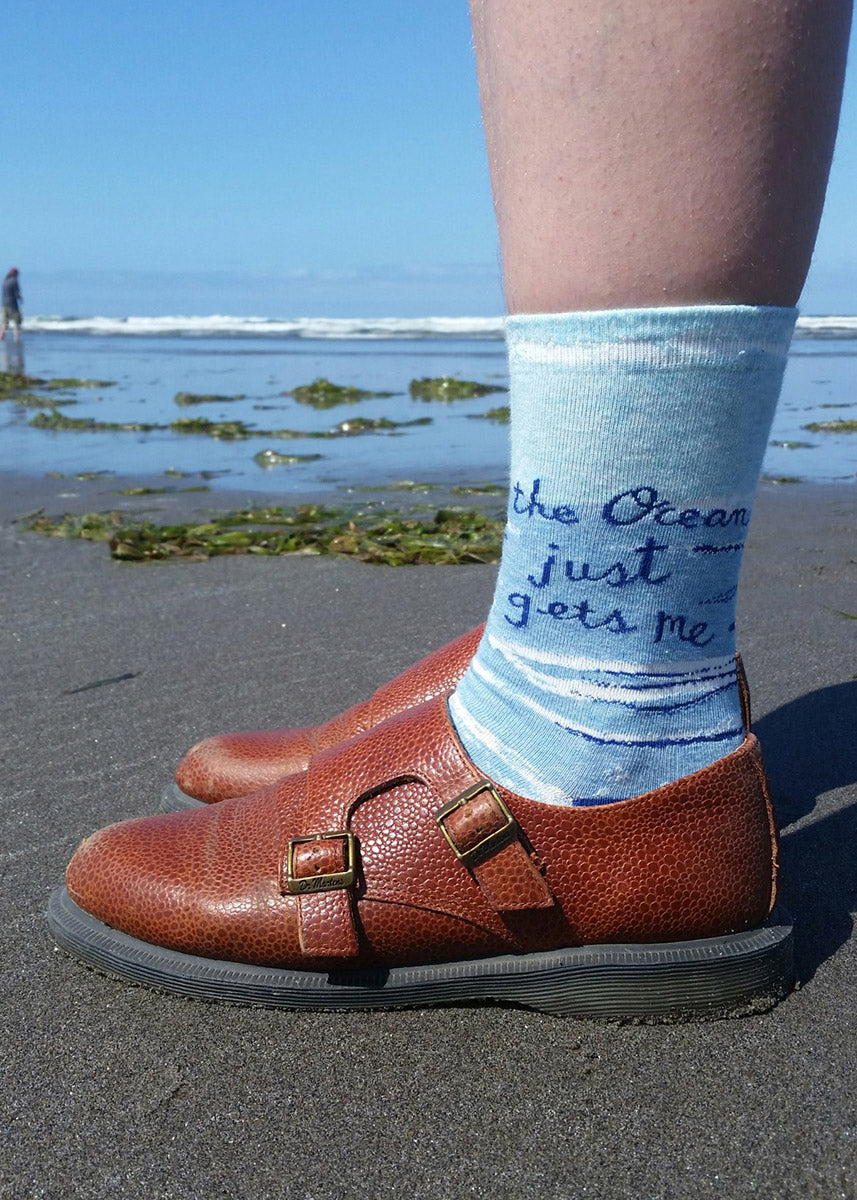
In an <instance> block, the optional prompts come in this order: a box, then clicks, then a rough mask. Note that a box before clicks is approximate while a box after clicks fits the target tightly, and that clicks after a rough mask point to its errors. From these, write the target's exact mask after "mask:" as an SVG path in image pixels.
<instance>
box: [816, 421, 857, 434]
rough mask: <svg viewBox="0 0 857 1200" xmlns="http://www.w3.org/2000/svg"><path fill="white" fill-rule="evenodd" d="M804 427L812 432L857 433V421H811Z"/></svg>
mask: <svg viewBox="0 0 857 1200" xmlns="http://www.w3.org/2000/svg"><path fill="white" fill-rule="evenodd" d="M804 429H808V430H809V432H810V433H857V421H811V422H810V424H809V425H804Z"/></svg>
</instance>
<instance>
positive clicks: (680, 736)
mask: <svg viewBox="0 0 857 1200" xmlns="http://www.w3.org/2000/svg"><path fill="white" fill-rule="evenodd" d="M470 669H471V670H473V672H474V673H475V674H476V675H477V676H478V677H479V678H481V679H482V681H483V682H484V683H486V684H487V685H488V686H489V687H490V688H493V689H494V690H495V691H496V692H497V693H498V694H501V695H502V694H503V692H504V691H505V690H507V689H506V686H505V685H504V683H503V681H502V680H501V679H499V678H498V677H497V676H496V675H494V673H493V672H492V671H490V670H489V669H488V668H486V667H485V666H483V664H482V663H480V662H478V661H477V660H475V659H474V661H473V663H471V668H470ZM516 702H517V703H518V704H520V705H522V706H524V707H525V708H529V709H530V710H531V711H532V712H534V713H536V714H537V715H538V716H540V717H542V718H543V720H546V721H550V722H551V724H552V725H556V726H557V727H558V728H559V729H564V730H565V731H566V733H572V734H577V735H578V736H580V737H583V738H586V739H587V740H588V741H591V742H597V743H599V744H601V745H604V746H629V747H639V748H647V749H652V750H657V749H662V748H664V747H666V746H692V745H695V744H697V743H698V744H702V743H705V742H712V741H721V740H723V739H725V738H728V737H730V736H733V735H736V734H740V733H742V732H743V731H742V730H741V729H737V730H736V729H734V728H732V727H731V724H730V725H721V728H720V729H717V728H716V727H715V729H714V730H713V732H711V733H709V734H703V733H701V732H699V730H698V728H693V729H684V730H677V731H675V732H674V733H672V734H671V736H669V737H663V736H659V737H651V738H640V737H633V736H632V735H630V734H620V733H618V732H612V733H607V732H605V730H603V729H594V728H593V727H592V726H590V725H584V724H582V723H578V724H576V725H571V724H569V719H568V715H567V714H566V713H560V712H557V711H556V710H555V709H552V708H549V707H548V706H547V705H546V704H542V703H541V702H540V701H538V700H536V699H535V698H534V697H532V696H527V695H526V694H519V695H518V696H516ZM643 711H644V710H643Z"/></svg>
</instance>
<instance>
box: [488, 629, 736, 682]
mask: <svg viewBox="0 0 857 1200" xmlns="http://www.w3.org/2000/svg"><path fill="white" fill-rule="evenodd" d="M485 637H486V639H487V641H488V645H489V646H490V647H491V648H492V650H497V651H498V653H500V654H502V655H503V657H504V658H509V659H510V661H511V659H513V658H522V659H527V660H529V661H530V662H536V663H543V664H545V665H546V666H552V667H563V668H565V669H566V670H572V671H581V672H583V671H598V672H599V673H600V674H602V675H625V676H629V677H631V678H633V679H655V680H664V681H667V680H668V679H671V678H674V679H689V678H690V677H691V676H692V675H700V676H702V677H703V678H704V677H706V676H708V675H711V674H715V673H722V672H727V671H730V670H731V671H734V670H735V659H734V657H731V656H730V657H723V658H704V659H685V660H683V661H679V662H672V663H669V667H670V670H664V669H663V667H664V666H666V665H667V664H661V663H649V664H648V668H650V669H647V667H646V666H643V665H642V664H640V663H634V662H624V661H622V660H611V659H608V660H603V659H598V658H584V657H582V656H581V655H574V654H552V653H550V652H549V651H545V650H534V649H531V648H529V647H527V648H523V647H521V646H516V645H515V643H514V642H510V641H509V640H508V639H507V638H501V637H498V636H497V634H495V633H486V634H485Z"/></svg>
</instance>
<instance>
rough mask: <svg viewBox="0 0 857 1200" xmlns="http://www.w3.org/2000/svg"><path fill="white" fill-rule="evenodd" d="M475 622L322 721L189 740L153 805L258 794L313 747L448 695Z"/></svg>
mask: <svg viewBox="0 0 857 1200" xmlns="http://www.w3.org/2000/svg"><path fill="white" fill-rule="evenodd" d="M483 628H484V626H482V625H478V626H477V627H476V629H471V630H470V632H469V633H465V634H462V635H461V637H457V638H455V640H454V641H452V642H449V643H448V645H446V646H442V647H441V648H440V649H439V650H435V651H433V653H431V654H428V655H426V657H425V658H422V659H420V661H419V662H418V663H415V664H414V665H413V666H412V667H408V669H407V670H406V671H403V672H402V674H401V675H397V676H396V678H395V679H392V680H391V681H390V682H389V683H385V684H384V685H383V687H380V688H378V690H377V692H375V694H374V695H373V696H370V698H369V699H368V700H364V701H362V702H361V703H360V704H355V705H353V706H352V707H351V708H349V709H346V711H345V712H344V713H340V715H339V716H338V717H333V718H332V719H331V720H330V721H326V722H325V723H324V724H323V725H306V726H303V727H302V728H300V729H270V730H262V731H259V732H252V733H224V734H221V735H220V736H219V737H209V738H205V739H204V740H203V741H201V742H197V744H196V745H195V746H192V747H191V749H190V750H188V752H187V754H186V755H185V756H184V758H183V759H182V760H181V762H180V763H179V765H178V767H177V769H176V780H175V783H171V784H169V785H168V786H167V788H166V789H165V791H164V794H163V796H162V797H161V811H162V812H176V811H178V810H179V809H182V808H195V807H197V806H198V805H199V804H214V803H216V802H217V801H219V800H229V799H231V798H232V797H233V796H246V795H248V794H249V793H250V792H258V791H260V790H261V789H262V788H264V787H267V786H268V784H271V783H275V782H276V781H277V780H278V779H281V778H282V777H283V776H284V775H294V774H296V773H297V772H298V771H305V770H306V769H307V767H308V766H309V760H310V759H311V758H312V756H313V755H314V754H317V753H318V752H319V750H326V749H327V747H328V746H335V745H336V743H337V742H342V741H345V740H346V739H348V738H350V737H354V735H355V734H357V733H362V732H363V731H364V730H366V729H372V728H373V727H374V726H375V725H379V724H380V723H381V721H386V719H387V717H392V716H393V715H394V714H395V713H398V712H402V711H403V710H404V709H407V708H413V707H414V705H415V704H421V703H422V701H423V700H429V699H430V698H431V697H432V696H446V695H448V694H449V693H450V692H451V691H454V689H455V686H456V684H457V683H458V681H459V679H460V678H461V676H462V675H463V674H464V672H465V671H466V670H467V667H468V664H469V663H470V660H471V658H472V657H473V655H474V654H475V653H476V647H477V646H478V645H479V639H480V638H481V637H482V630H483Z"/></svg>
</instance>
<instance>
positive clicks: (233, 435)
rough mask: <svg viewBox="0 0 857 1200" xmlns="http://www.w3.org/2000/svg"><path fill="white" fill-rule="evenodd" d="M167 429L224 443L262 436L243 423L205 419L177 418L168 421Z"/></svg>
mask: <svg viewBox="0 0 857 1200" xmlns="http://www.w3.org/2000/svg"><path fill="white" fill-rule="evenodd" d="M169 428H170V429H172V431H173V433H204V434H206V435H207V436H208V437H213V438H219V439H221V440H222V441H226V442H235V441H240V440H243V439H244V438H248V437H260V436H262V434H261V433H257V432H256V430H255V429H250V428H249V426H247V425H245V424H244V422H243V421H208V420H206V418H205V417H178V418H177V419H176V420H175V421H170V424H169Z"/></svg>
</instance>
